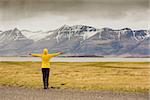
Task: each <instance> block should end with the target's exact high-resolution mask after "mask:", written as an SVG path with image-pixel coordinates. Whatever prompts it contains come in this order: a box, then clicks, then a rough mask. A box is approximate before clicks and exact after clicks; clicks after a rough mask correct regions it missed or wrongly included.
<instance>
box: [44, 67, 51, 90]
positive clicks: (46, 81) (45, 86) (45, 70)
mask: <svg viewBox="0 0 150 100" xmlns="http://www.w3.org/2000/svg"><path fill="white" fill-rule="evenodd" d="M49 72H50V69H49V68H42V74H43V85H44V89H47V88H48V80H49Z"/></svg>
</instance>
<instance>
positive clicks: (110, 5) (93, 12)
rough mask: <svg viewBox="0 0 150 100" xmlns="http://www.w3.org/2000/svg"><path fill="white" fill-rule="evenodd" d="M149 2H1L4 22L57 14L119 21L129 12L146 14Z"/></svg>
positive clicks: (40, 0)
mask: <svg viewBox="0 0 150 100" xmlns="http://www.w3.org/2000/svg"><path fill="white" fill-rule="evenodd" d="M147 9H148V0H0V13H1V16H0V18H1V19H2V20H3V21H11V20H20V19H24V18H31V17H36V16H41V15H44V14H47V13H48V14H49V15H51V14H55V15H58V16H59V15H63V16H71V18H77V17H84V16H87V17H91V18H94V17H95V18H108V19H114V18H115V19H117V18H123V17H125V16H126V13H127V12H131V11H137V13H141V12H146V10H147Z"/></svg>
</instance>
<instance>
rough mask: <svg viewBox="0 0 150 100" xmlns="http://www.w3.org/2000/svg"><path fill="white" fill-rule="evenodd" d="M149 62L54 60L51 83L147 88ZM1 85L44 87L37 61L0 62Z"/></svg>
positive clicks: (132, 89)
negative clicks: (75, 61) (62, 61)
mask: <svg viewBox="0 0 150 100" xmlns="http://www.w3.org/2000/svg"><path fill="white" fill-rule="evenodd" d="M149 64H150V63H148V62H94V63H88V62H87V63H72V62H71V63H69V62H68V63H61V62H60V63H52V68H51V72H52V73H51V77H50V80H49V83H50V86H52V87H54V88H61V89H64V88H71V89H84V90H111V91H128V92H148V91H149V89H150V66H149ZM0 86H19V87H29V88H41V87H42V79H41V69H40V63H38V62H0Z"/></svg>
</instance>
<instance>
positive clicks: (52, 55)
mask: <svg viewBox="0 0 150 100" xmlns="http://www.w3.org/2000/svg"><path fill="white" fill-rule="evenodd" d="M60 54H63V53H62V52H58V53H53V54H49V56H51V57H56V56H58V55H60Z"/></svg>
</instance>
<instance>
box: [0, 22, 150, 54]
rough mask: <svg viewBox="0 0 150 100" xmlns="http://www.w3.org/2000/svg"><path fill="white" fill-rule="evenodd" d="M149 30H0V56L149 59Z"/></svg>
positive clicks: (71, 28) (81, 26) (83, 26)
mask: <svg viewBox="0 0 150 100" xmlns="http://www.w3.org/2000/svg"><path fill="white" fill-rule="evenodd" d="M149 43H150V30H132V29H130V28H123V29H111V28H102V29H98V28H94V27H92V26H86V25H74V26H68V25H63V26H62V27H60V28H58V29H56V30H50V31H36V32H33V31H29V30H19V29H17V28H14V29H12V30H7V31H0V56H28V54H29V53H41V52H42V50H43V49H44V48H48V49H49V53H54V52H59V51H61V52H64V56H104V57H111V56H115V57H149V56H150V48H149V47H150V44H149Z"/></svg>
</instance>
